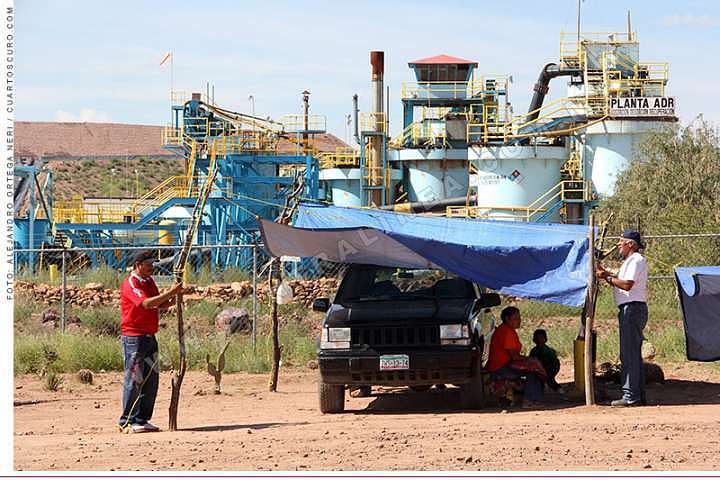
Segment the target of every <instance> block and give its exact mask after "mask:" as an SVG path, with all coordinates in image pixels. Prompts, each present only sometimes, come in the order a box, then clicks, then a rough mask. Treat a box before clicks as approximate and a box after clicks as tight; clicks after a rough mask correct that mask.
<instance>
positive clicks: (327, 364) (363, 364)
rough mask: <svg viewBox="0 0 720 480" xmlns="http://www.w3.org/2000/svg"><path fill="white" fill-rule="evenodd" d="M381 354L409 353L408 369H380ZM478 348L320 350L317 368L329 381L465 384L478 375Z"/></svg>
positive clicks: (344, 383) (392, 384)
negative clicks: (389, 350)
mask: <svg viewBox="0 0 720 480" xmlns="http://www.w3.org/2000/svg"><path fill="white" fill-rule="evenodd" d="M381 355H408V357H409V360H410V368H409V369H408V370H382V371H381V370H380V356H381ZM477 355H478V350H477V349H476V348H475V347H467V348H447V349H433V350H420V351H398V352H383V353H378V352H357V351H353V350H338V351H332V350H320V351H318V368H319V369H320V376H321V378H322V381H323V382H324V383H327V384H336V385H337V384H342V385H381V386H409V385H432V384H436V383H453V384H457V385H460V384H463V383H468V382H470V381H471V380H472V379H473V378H474V376H475V365H476V359H477Z"/></svg>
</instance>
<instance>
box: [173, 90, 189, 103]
mask: <svg viewBox="0 0 720 480" xmlns="http://www.w3.org/2000/svg"><path fill="white" fill-rule="evenodd" d="M190 98H191V95H190V93H188V92H184V91H181V90H173V91H171V92H170V103H171V104H172V105H185V102H187V101H188V100H190Z"/></svg>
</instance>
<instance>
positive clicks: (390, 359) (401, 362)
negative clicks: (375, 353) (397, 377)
mask: <svg viewBox="0 0 720 480" xmlns="http://www.w3.org/2000/svg"><path fill="white" fill-rule="evenodd" d="M409 369H410V357H409V356H407V355H381V356H380V370H409Z"/></svg>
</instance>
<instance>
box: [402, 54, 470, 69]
mask: <svg viewBox="0 0 720 480" xmlns="http://www.w3.org/2000/svg"><path fill="white" fill-rule="evenodd" d="M439 64H450V65H452V64H456V65H472V66H473V67H477V65H478V64H477V62H473V61H472V60H465V59H464V58H458V57H451V56H450V55H435V56H434V57H428V58H421V59H420V60H415V61H414V62H409V63H408V65H410V66H412V65H439Z"/></svg>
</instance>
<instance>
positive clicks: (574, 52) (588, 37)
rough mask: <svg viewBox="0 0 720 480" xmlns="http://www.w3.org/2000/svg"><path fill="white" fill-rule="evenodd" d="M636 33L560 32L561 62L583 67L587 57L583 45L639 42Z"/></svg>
mask: <svg viewBox="0 0 720 480" xmlns="http://www.w3.org/2000/svg"><path fill="white" fill-rule="evenodd" d="M635 38H637V36H636V34H635V33H630V34H628V32H581V33H580V41H579V42H578V34H577V32H560V62H561V63H563V64H565V65H566V66H567V67H570V68H583V67H584V64H585V60H586V59H587V58H586V57H584V56H583V55H582V54H581V51H582V50H583V46H585V45H591V44H607V45H623V44H625V45H628V44H635V43H637V40H635Z"/></svg>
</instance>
